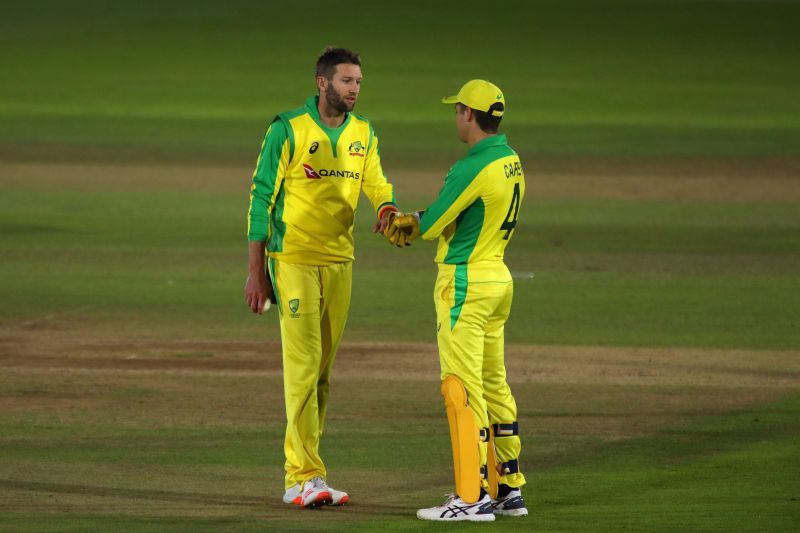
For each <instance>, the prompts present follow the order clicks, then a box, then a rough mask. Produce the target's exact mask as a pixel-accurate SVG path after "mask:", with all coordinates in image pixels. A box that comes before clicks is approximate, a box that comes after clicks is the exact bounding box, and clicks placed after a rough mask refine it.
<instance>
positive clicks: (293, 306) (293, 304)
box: [289, 298, 300, 318]
mask: <svg viewBox="0 0 800 533" xmlns="http://www.w3.org/2000/svg"><path fill="white" fill-rule="evenodd" d="M298 309H300V299H299V298H295V299H293V300H289V311H291V312H292V318H300V313H298V312H297V310H298Z"/></svg>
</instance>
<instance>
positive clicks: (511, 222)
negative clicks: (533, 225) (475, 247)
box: [500, 183, 519, 241]
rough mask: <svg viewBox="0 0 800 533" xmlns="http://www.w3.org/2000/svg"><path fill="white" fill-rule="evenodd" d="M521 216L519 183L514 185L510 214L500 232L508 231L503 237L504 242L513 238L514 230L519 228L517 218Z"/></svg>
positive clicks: (509, 207)
mask: <svg viewBox="0 0 800 533" xmlns="http://www.w3.org/2000/svg"><path fill="white" fill-rule="evenodd" d="M518 215H519V183H515V184H514V196H512V197H511V205H509V206H508V214H507V215H506V219H505V220H504V221H503V224H502V225H501V226H500V230H501V231H502V230H506V234H505V235H503V240H506V241H507V240H508V238H509V237H511V232H512V231H514V228H515V227H517V216H518Z"/></svg>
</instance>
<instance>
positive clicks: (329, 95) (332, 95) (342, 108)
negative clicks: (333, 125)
mask: <svg viewBox="0 0 800 533" xmlns="http://www.w3.org/2000/svg"><path fill="white" fill-rule="evenodd" d="M325 101H326V102H328V105H329V106H331V107H332V108H334V109H335V110H336V111H338V112H339V113H348V112H350V111H352V110H353V108H354V107H355V106H356V104H355V102H353V103H352V104H349V103H347V102H345V100H344V98H342V95H341V94H339V93H337V92H336V89H334V88H333V86H332V85H331V86H329V87H328V90H327V91H325Z"/></svg>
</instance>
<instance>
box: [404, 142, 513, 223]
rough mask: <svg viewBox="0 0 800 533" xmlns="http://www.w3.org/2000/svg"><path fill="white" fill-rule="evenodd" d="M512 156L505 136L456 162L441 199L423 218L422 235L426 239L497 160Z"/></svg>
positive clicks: (448, 175)
mask: <svg viewBox="0 0 800 533" xmlns="http://www.w3.org/2000/svg"><path fill="white" fill-rule="evenodd" d="M488 148H492V149H488ZM498 149H499V150H498ZM513 153H514V152H513V150H511V148H509V147H508V145H507V144H505V135H494V136H492V137H487V138H486V139H483V140H482V141H479V142H478V143H476V144H475V146H473V147H472V149H470V151H469V152H468V153H467V156H466V157H465V158H464V159H461V160H459V161H457V162H456V164H455V165H453V166H452V168H450V171H449V172H448V173H447V176H446V177H445V178H444V187H442V190H441V191H440V192H439V197H438V198H436V200H434V202H433V203H432V204H431V205H430V206H428V208H427V209H425V213H424V214H423V215H422V217H421V218H420V225H419V231H420V233H421V234H423V235H424V234H425V233H427V232H428V230H430V229H431V227H432V226H434V225H435V224H436V223H437V222H438V221H439V219H440V218H441V217H442V216H443V215H444V214H445V213H446V212H447V210H448V209H450V207H451V206H452V205H453V204H454V203H455V201H456V200H457V199H458V197H459V196H461V194H462V193H463V192H464V191H465V190H467V187H469V186H470V185H471V184H472V182H473V181H474V180H475V178H476V177H477V175H478V174H480V173H481V171H482V170H483V169H484V168H486V167H487V166H488V165H490V164H491V163H492V162H494V161H495V160H497V159H499V158H501V157H506V156H507V155H511V154H513Z"/></svg>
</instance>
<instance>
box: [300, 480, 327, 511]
mask: <svg viewBox="0 0 800 533" xmlns="http://www.w3.org/2000/svg"><path fill="white" fill-rule="evenodd" d="M332 500H333V496H331V489H330V488H328V485H326V484H325V480H324V479H322V478H321V477H314V478H311V479H309V480H308V481H306V482H305V483H303V488H302V489H301V490H300V505H302V506H303V507H319V506H320V505H328V504H329V503H331V501H332Z"/></svg>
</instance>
